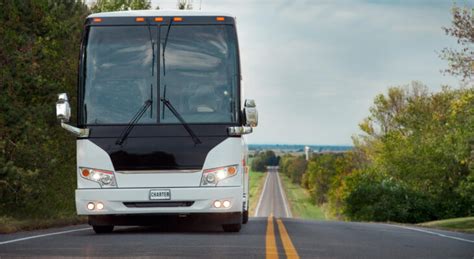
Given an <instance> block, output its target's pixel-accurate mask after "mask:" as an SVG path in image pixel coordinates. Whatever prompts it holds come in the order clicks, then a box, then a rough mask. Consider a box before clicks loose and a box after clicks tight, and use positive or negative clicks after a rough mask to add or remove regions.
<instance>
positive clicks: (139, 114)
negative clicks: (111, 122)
mask: <svg viewBox="0 0 474 259" xmlns="http://www.w3.org/2000/svg"><path fill="white" fill-rule="evenodd" d="M152 103H153V102H152V101H151V100H146V102H145V103H144V104H143V106H142V107H141V108H140V110H138V112H137V113H136V114H135V115H134V116H133V117H132V119H131V120H130V122H129V123H128V126H127V128H125V130H124V131H122V134H120V137H119V138H118V139H117V141H116V142H115V144H117V145H122V144H123V142H124V141H125V140H126V139H127V137H128V134H130V132H131V131H132V129H133V127H135V125H136V124H137V122H138V121H139V120H140V118H141V117H142V116H143V114H145V112H146V110H147V109H148V107H150V106H151V105H152Z"/></svg>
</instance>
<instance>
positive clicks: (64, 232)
mask: <svg viewBox="0 0 474 259" xmlns="http://www.w3.org/2000/svg"><path fill="white" fill-rule="evenodd" d="M89 229H91V228H90V227H89V228H80V229H72V230H66V231H60V232H54V233H48V234H43V235H36V236H30V237H23V238H18V239H12V240H7V241H3V242H0V245H5V244H9V243H14V242H20V241H25V240H29V239H34V238H40V237H47V236H54V235H61V234H66V233H71V232H78V231H84V230H89Z"/></svg>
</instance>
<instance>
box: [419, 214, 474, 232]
mask: <svg viewBox="0 0 474 259" xmlns="http://www.w3.org/2000/svg"><path fill="white" fill-rule="evenodd" d="M418 225H419V226H422V227H431V228H439V229H446V230H455V231H462V232H468V233H474V217H466V218H453V219H444V220H437V221H430V222H425V223H420V224H418Z"/></svg>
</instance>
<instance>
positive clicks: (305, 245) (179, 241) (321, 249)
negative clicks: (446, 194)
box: [0, 172, 474, 259]
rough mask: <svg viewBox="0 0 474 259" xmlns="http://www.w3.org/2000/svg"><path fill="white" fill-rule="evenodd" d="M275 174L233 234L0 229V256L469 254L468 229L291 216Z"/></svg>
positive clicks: (187, 226) (180, 225) (183, 225)
mask: <svg viewBox="0 0 474 259" xmlns="http://www.w3.org/2000/svg"><path fill="white" fill-rule="evenodd" d="M278 179H279V178H277V175H276V172H270V173H269V174H268V177H267V179H266V187H265V190H264V192H263V195H262V198H261V204H260V205H259V210H258V211H257V215H258V216H259V217H254V218H251V219H250V221H249V223H248V224H247V225H244V227H243V228H242V230H241V232H240V233H225V232H222V230H221V228H220V227H219V226H212V224H193V223H190V222H186V221H185V220H183V221H179V222H173V223H171V224H170V223H163V224H162V225H160V226H155V227H119V228H117V229H116V230H115V231H114V232H113V233H111V234H104V235H96V234H95V233H94V232H93V231H92V229H91V228H90V227H89V226H87V225H79V226H72V227H65V228H54V229H47V230H41V231H29V232H20V233H15V234H7V235H0V258H7V257H18V256H20V257H25V256H26V257H30V256H31V257H36V258H38V257H45V258H46V257H53V256H56V257H64V256H80V257H104V256H111V257H142V258H147V257H149V258H155V257H160V256H161V257H188V258H190V257H191V258H194V257H206V258H229V257H234V258H265V257H267V258H278V257H279V258H285V257H287V258H298V257H301V258H404V259H406V258H469V259H472V258H474V235H472V234H463V233H456V232H449V231H442V230H433V229H424V228H415V227H411V226H402V225H389V224H375V223H355V222H337V221H309V220H301V219H294V218H291V213H289V212H288V211H287V210H286V208H285V206H286V205H285V204H286V203H285V201H286V198H285V197H284V195H283V194H284V192H282V190H281V189H280V186H281V185H280V183H279V181H278ZM264 215H265V217H263V216H264ZM270 215H271V216H270ZM210 223H211V222H210Z"/></svg>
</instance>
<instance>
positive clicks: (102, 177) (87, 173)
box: [80, 168, 117, 188]
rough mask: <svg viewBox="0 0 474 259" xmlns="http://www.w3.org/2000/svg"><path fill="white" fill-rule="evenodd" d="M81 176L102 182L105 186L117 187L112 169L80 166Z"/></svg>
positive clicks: (102, 185) (101, 184)
mask: <svg viewBox="0 0 474 259" xmlns="http://www.w3.org/2000/svg"><path fill="white" fill-rule="evenodd" d="M80 170H81V177H82V178H85V179H87V180H91V181H94V182H97V183H99V184H100V186H101V187H103V188H110V187H116V186H117V182H116V181H115V175H114V172H112V171H106V170H100V169H93V168H80Z"/></svg>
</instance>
